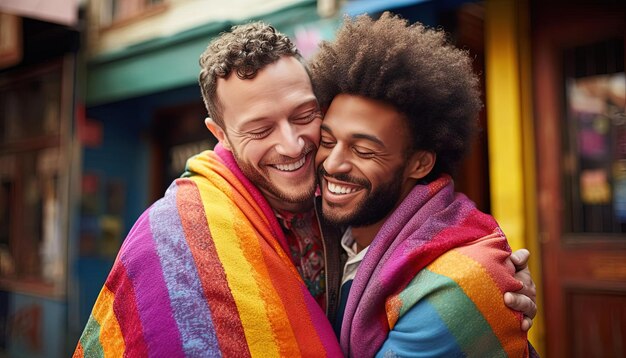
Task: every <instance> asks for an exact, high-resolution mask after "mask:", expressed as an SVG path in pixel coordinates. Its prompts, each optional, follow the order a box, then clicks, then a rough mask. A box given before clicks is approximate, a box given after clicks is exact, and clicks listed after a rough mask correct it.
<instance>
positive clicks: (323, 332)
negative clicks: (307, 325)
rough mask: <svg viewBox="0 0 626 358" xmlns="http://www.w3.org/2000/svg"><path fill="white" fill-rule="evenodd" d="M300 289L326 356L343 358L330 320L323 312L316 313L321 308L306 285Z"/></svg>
mask: <svg viewBox="0 0 626 358" xmlns="http://www.w3.org/2000/svg"><path fill="white" fill-rule="evenodd" d="M300 287H301V289H302V296H303V297H304V302H305V304H306V308H307V311H308V312H309V317H311V323H313V326H314V327H315V330H316V331H317V333H318V335H319V337H320V340H321V341H322V344H323V345H324V350H325V351H326V355H327V356H328V357H341V356H342V355H343V353H342V351H341V347H340V346H339V345H338V344H337V337H336V336H335V333H334V331H333V328H332V327H331V325H330V323H329V322H328V319H327V318H326V316H325V315H324V314H322V313H321V312H316V311H320V307H319V305H318V304H317V302H316V301H315V299H314V298H313V296H311V294H310V293H309V291H308V290H307V288H306V285H300Z"/></svg>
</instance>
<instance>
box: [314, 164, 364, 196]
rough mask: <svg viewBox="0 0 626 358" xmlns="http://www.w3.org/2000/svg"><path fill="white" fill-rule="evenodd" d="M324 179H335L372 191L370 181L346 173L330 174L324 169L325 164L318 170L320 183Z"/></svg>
mask: <svg viewBox="0 0 626 358" xmlns="http://www.w3.org/2000/svg"><path fill="white" fill-rule="evenodd" d="M323 177H329V178H333V179H336V180H339V181H342V182H345V183H351V184H356V185H360V186H362V187H364V188H366V189H367V190H371V189H372V184H371V183H370V182H369V181H368V180H365V179H362V178H357V177H355V176H352V175H350V174H346V173H338V174H328V172H327V171H326V169H324V163H322V164H320V165H319V167H318V168H317V178H318V180H319V181H320V182H321V180H322V178H323Z"/></svg>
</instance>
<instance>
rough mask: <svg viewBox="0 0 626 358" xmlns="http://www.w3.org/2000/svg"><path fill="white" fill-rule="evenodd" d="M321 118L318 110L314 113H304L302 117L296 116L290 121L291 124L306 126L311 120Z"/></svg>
mask: <svg viewBox="0 0 626 358" xmlns="http://www.w3.org/2000/svg"><path fill="white" fill-rule="evenodd" d="M321 117H322V113H321V112H320V111H318V110H315V111H312V112H309V113H306V114H304V115H302V116H298V117H296V118H294V119H292V122H294V123H296V124H308V123H311V122H312V121H313V120H315V119H317V118H321Z"/></svg>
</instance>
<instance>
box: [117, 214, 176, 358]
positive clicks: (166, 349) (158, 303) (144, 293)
mask: <svg viewBox="0 0 626 358" xmlns="http://www.w3.org/2000/svg"><path fill="white" fill-rule="evenodd" d="M151 210H152V209H149V210H147V211H145V212H144V213H143V214H142V217H141V218H139V220H138V221H143V222H147V221H148V220H146V219H147V217H146V216H148V215H149V212H150V211H151ZM120 260H121V261H122V263H123V264H124V266H125V267H126V272H127V275H128V277H129V278H130V280H131V282H132V283H133V289H134V291H135V298H136V304H137V311H138V312H139V317H140V319H141V324H142V328H143V334H144V337H145V341H146V346H147V349H148V355H149V356H151V357H155V356H157V357H182V356H183V350H182V344H181V340H180V334H179V333H178V329H177V328H176V322H175V321H174V317H173V315H172V309H171V305H170V299H169V295H168V292H167V288H166V287H165V281H164V279H163V273H162V272H161V264H160V262H159V257H158V256H157V253H156V249H155V247H154V241H153V239H152V232H151V230H150V227H148V225H141V226H140V227H135V229H134V230H133V232H132V233H131V234H129V236H128V238H127V239H126V241H125V245H124V250H123V252H122V254H121V256H120Z"/></svg>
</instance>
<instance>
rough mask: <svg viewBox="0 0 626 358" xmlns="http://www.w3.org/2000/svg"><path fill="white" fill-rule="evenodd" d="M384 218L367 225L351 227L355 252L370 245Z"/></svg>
mask: <svg viewBox="0 0 626 358" xmlns="http://www.w3.org/2000/svg"><path fill="white" fill-rule="evenodd" d="M386 219H387V218H385V219H383V220H381V221H379V222H377V223H374V224H372V225H368V226H360V227H352V238H353V239H354V241H355V242H356V251H357V253H359V252H361V250H363V249H365V248H366V247H368V246H370V244H371V243H372V241H374V238H375V237H376V234H378V231H379V230H380V228H381V227H382V226H383V224H384V223H385V220H386Z"/></svg>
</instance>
